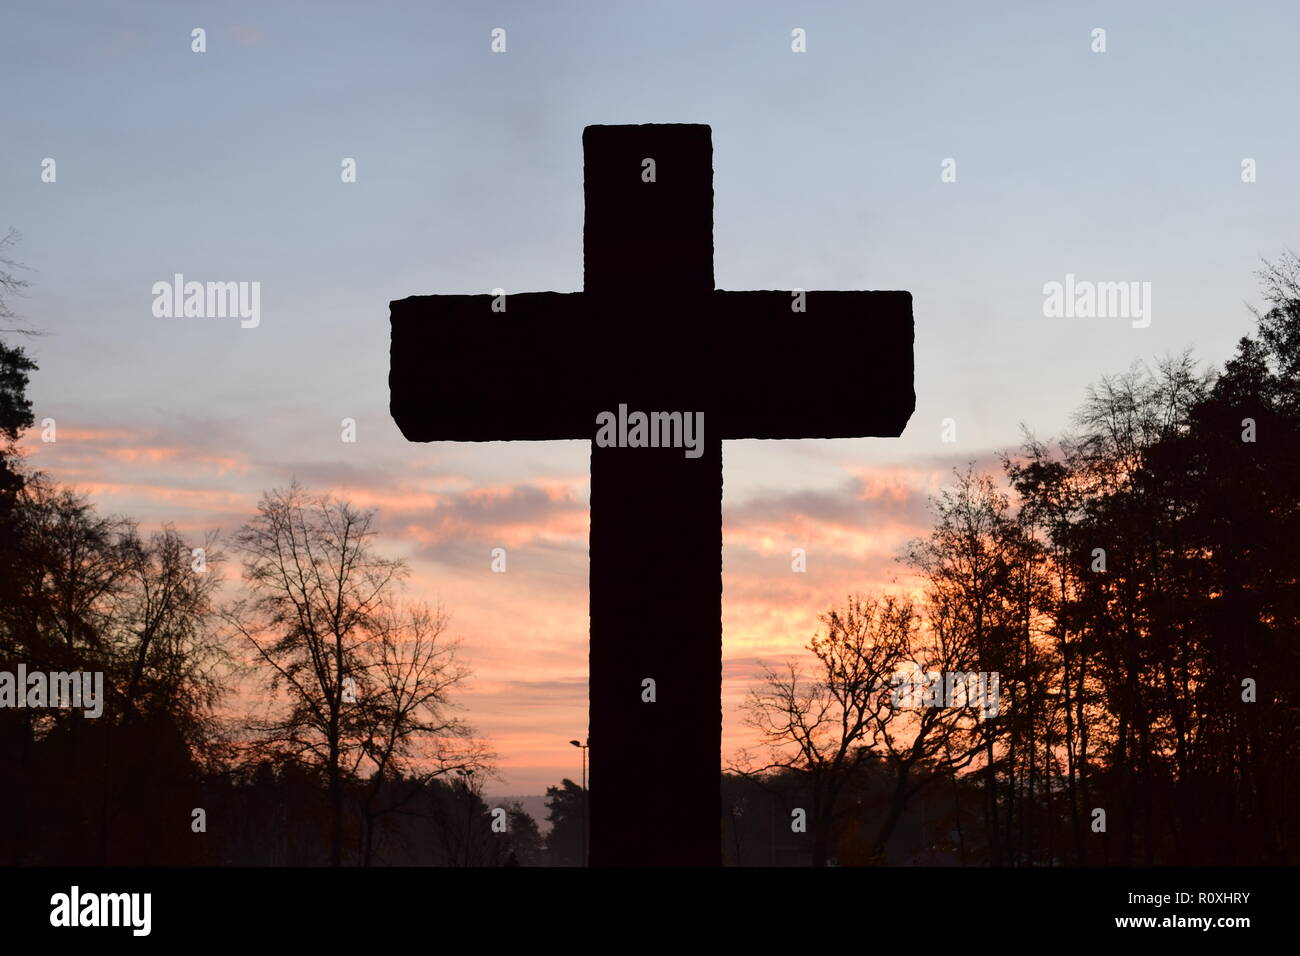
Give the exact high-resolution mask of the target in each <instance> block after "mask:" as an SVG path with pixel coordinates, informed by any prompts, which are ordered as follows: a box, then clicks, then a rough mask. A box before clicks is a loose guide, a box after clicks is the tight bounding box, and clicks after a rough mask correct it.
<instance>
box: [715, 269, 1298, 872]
mask: <svg viewBox="0 0 1300 956" xmlns="http://www.w3.org/2000/svg"><path fill="white" fill-rule="evenodd" d="M1260 278H1261V280H1262V286H1263V295H1264V298H1265V300H1266V303H1267V307H1266V308H1265V309H1263V310H1259V311H1256V313H1255V315H1256V320H1257V324H1256V329H1255V331H1254V333H1253V334H1252V335H1249V336H1246V337H1244V338H1242V339H1241V340H1240V342H1239V343H1238V345H1237V348H1236V351H1235V354H1234V355H1233V356H1232V357H1231V359H1230V360H1229V361H1227V362H1226V363H1225V365H1224V366H1223V368H1222V369H1221V370H1214V369H1208V368H1203V367H1200V366H1198V365H1197V363H1196V362H1195V361H1194V360H1193V359H1192V357H1191V355H1190V353H1184V354H1182V355H1178V356H1175V357H1172V358H1168V359H1166V360H1164V361H1162V362H1160V363H1159V364H1158V365H1157V366H1156V367H1154V368H1151V367H1148V366H1147V365H1145V364H1137V365H1134V366H1133V367H1132V368H1130V369H1129V370H1128V371H1126V372H1124V373H1123V374H1119V375H1114V376H1108V377H1105V378H1103V379H1102V380H1101V381H1100V382H1099V383H1098V384H1097V385H1095V386H1093V387H1092V388H1090V389H1089V391H1088V393H1087V395H1086V398H1085V400H1084V402H1083V403H1082V405H1081V407H1080V408H1079V409H1078V410H1077V413H1076V415H1075V417H1074V421H1073V424H1072V427H1071V429H1070V431H1069V432H1068V433H1067V434H1065V435H1064V436H1062V437H1060V438H1059V439H1057V440H1055V441H1046V440H1041V439H1039V438H1037V437H1035V436H1034V435H1032V433H1029V432H1026V433H1025V438H1024V441H1023V443H1022V445H1021V447H1019V448H1017V449H1016V450H1014V451H1012V452H1008V453H1006V454H1004V455H1003V456H1002V458H1001V463H1000V468H999V469H997V470H985V471H981V470H979V469H976V468H975V467H974V465H973V464H972V465H970V466H968V467H967V468H965V469H964V470H959V471H957V472H956V473H955V475H954V482H953V484H952V486H951V487H950V488H949V489H947V490H945V491H944V492H943V493H942V494H941V495H939V496H938V497H937V499H935V500H934V501H933V512H934V526H933V528H932V530H931V531H930V532H929V534H928V535H927V536H925V537H923V538H921V539H918V540H915V541H913V542H912V543H911V545H910V546H909V547H908V548H907V549H906V552H905V553H904V554H903V555H902V556H901V560H902V561H903V563H904V564H905V565H906V567H907V569H908V570H909V571H910V572H912V580H913V581H914V582H915V587H914V588H912V589H911V590H903V589H900V590H899V591H898V593H877V594H865V595H863V594H857V595H851V596H850V597H849V598H848V600H847V601H846V602H845V603H844V605H842V606H840V607H837V608H834V609H832V610H830V611H829V612H828V613H827V614H825V615H824V616H823V617H822V619H821V620H822V625H823V627H822V629H821V630H820V631H819V632H818V634H817V635H816V636H815V637H814V638H813V639H812V641H811V643H810V644H809V645H808V651H809V656H808V657H805V658H802V659H796V660H792V661H790V662H789V663H788V664H786V665H785V666H784V667H778V666H769V667H768V668H767V669H766V672H765V674H764V675H763V680H762V683H761V685H760V686H758V687H756V688H754V689H753V691H752V693H751V695H750V699H749V701H748V704H747V720H748V722H749V724H750V726H751V727H752V728H753V729H754V730H755V731H756V732H757V734H758V735H759V737H760V739H761V740H762V741H763V745H762V746H761V747H760V748H759V749H758V750H757V751H756V752H750V753H742V754H741V755H739V756H738V758H737V759H736V760H735V761H734V763H733V767H732V771H733V773H732V774H730V775H729V776H728V777H727V778H725V779H724V788H725V789H727V790H728V792H729V793H730V794H731V796H730V798H729V799H730V801H731V803H730V808H729V810H728V811H727V812H726V813H724V820H723V825H724V831H725V832H726V834H727V837H726V838H724V846H726V847H727V848H728V852H729V857H730V859H731V860H732V861H733V862H736V861H737V860H739V862H742V863H743V862H745V859H744V857H745V856H748V857H749V862H764V863H766V862H778V863H779V862H781V858H780V855H779V854H778V853H777V852H776V851H775V850H774V849H773V848H774V847H775V846H776V845H777V842H778V841H777V840H776V839H775V837H774V836H772V835H771V834H769V833H768V830H769V829H771V827H770V826H769V820H768V817H769V816H771V817H772V818H773V821H774V820H775V816H774V814H775V813H776V809H772V808H779V809H780V810H781V811H782V812H793V809H794V808H803V809H804V810H805V812H806V814H807V818H808V819H807V827H808V830H807V833H808V837H807V839H806V840H805V841H804V842H803V843H802V844H801V845H802V846H804V847H805V851H804V852H805V856H804V859H805V860H806V861H809V862H812V863H813V864H815V865H824V864H826V863H828V862H831V861H841V862H842V861H845V860H853V861H855V862H861V863H864V864H865V863H873V862H874V863H880V862H929V863H954V864H969V865H992V866H1041V865H1071V864H1073V865H1080V864H1092V865H1104V864H1123V865H1152V864H1163V865H1171V864H1172V865H1234V864H1238V865H1240V864H1266V865H1279V864H1288V863H1294V862H1296V859H1297V849H1296V824H1297V815H1298V812H1297V807H1298V806H1300V801H1298V800H1297V796H1298V795H1300V792H1298V791H1297V788H1296V785H1297V777H1296V769H1297V757H1298V755H1300V733H1297V730H1298V729H1300V710H1298V709H1297V707H1298V701H1300V695H1297V690H1300V678H1298V677H1297V675H1298V674H1300V654H1298V650H1297V612H1298V610H1300V609H1298V607H1297V574H1298V572H1300V547H1298V546H1297V542H1298V541H1300V387H1298V386H1297V372H1298V371H1300V368H1298V366H1300V259H1297V257H1296V256H1295V255H1294V254H1291V253H1288V254H1286V255H1285V256H1284V257H1282V259H1281V260H1280V261H1279V262H1277V263H1275V264H1266V265H1265V268H1264V269H1263V270H1262V272H1261V273H1260ZM909 672H910V673H916V672H926V673H933V674H941V675H947V674H961V673H969V672H980V673H996V674H997V675H998V676H999V678H1000V680H999V692H1000V700H999V704H1000V706H999V710H998V713H997V716H996V717H992V718H985V717H983V716H982V715H981V713H980V711H979V709H978V708H977V707H976V706H975V705H974V704H973V703H972V704H968V705H961V704H960V702H959V704H958V705H957V706H930V707H925V706H904V705H901V704H900V700H899V695H898V693H897V689H898V686H899V677H898V675H899V674H900V673H909ZM746 803H749V804H754V803H757V805H758V806H759V807H762V808H764V809H763V810H762V812H761V813H760V815H759V818H758V820H759V822H758V823H752V822H751V823H746V822H745V821H746V820H751V821H752V820H753V819H754V818H753V816H752V815H751V816H749V817H746V816H745V814H743V813H741V814H739V815H737V813H736V808H737V807H743V806H744V805H745V804H746ZM769 805H770V808H769ZM918 813H919V814H920V816H921V818H922V819H921V824H922V825H921V826H920V827H918V826H917V822H918V821H917V817H918ZM927 823H928V827H927V825H926V824H927ZM772 825H773V826H774V825H775V823H774V822H773V823H772ZM755 826H757V827H758V830H757V831H754V827H755ZM900 827H901V829H900ZM780 831H781V834H780V835H781V837H782V839H781V841H780V843H781V845H787V844H789V842H790V839H791V837H790V832H791V824H790V820H789V817H788V816H786V817H784V818H783V819H782V820H781V821H780ZM903 831H906V832H903ZM746 834H748V837H747V836H746ZM769 837H771V838H770V839H769ZM918 841H920V842H918ZM769 843H770V846H769V845H768V844H769ZM796 843H798V841H796ZM747 844H748V850H749V852H748V854H746V853H745V850H746V846H747Z"/></svg>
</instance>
